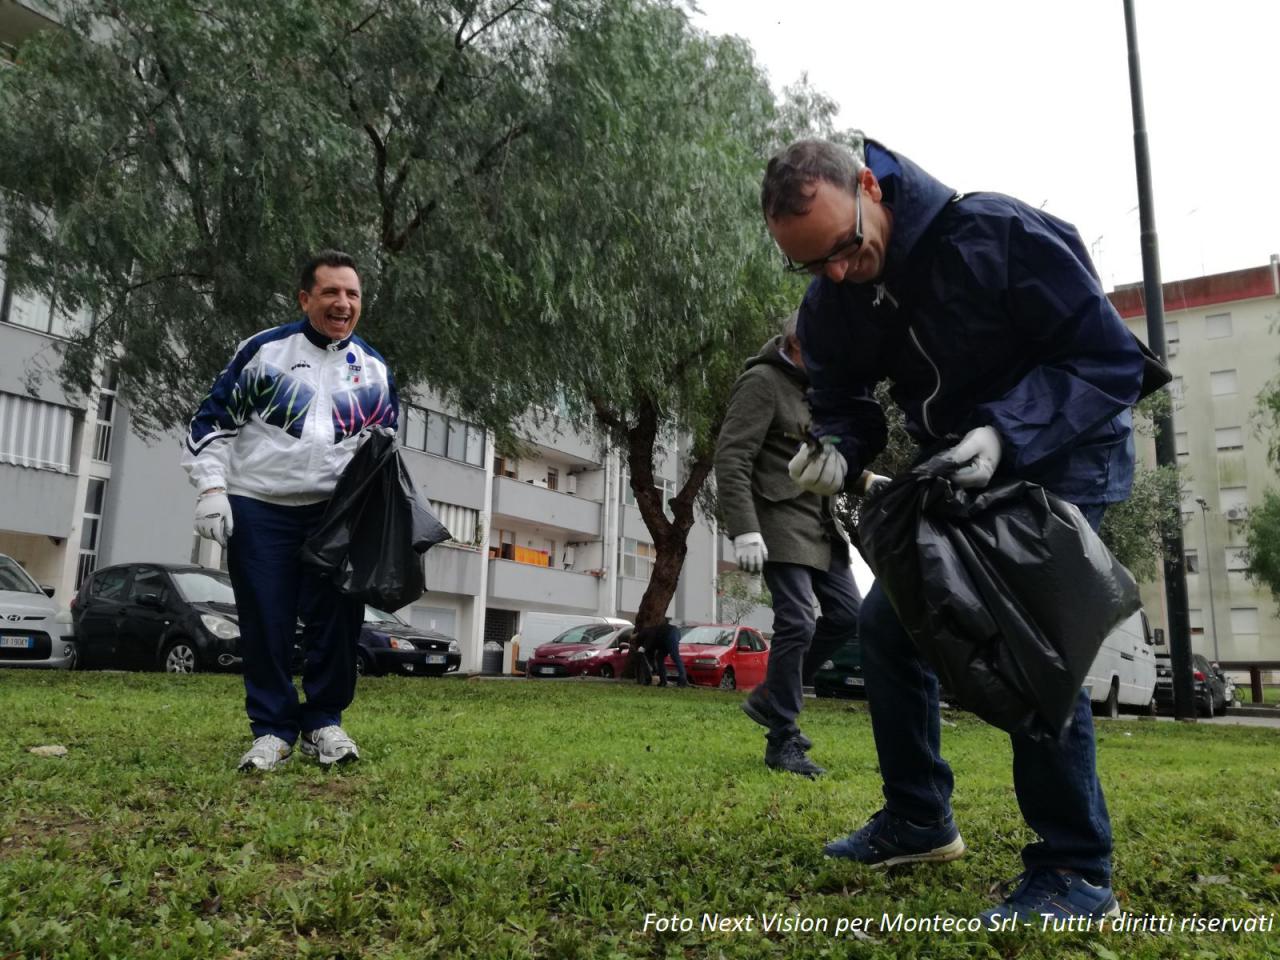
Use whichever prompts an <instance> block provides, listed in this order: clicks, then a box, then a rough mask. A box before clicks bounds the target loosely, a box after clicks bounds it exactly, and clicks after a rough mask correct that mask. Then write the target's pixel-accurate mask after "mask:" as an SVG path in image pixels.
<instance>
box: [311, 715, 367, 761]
mask: <svg viewBox="0 0 1280 960" xmlns="http://www.w3.org/2000/svg"><path fill="white" fill-rule="evenodd" d="M299 743H300V744H301V746H302V753H303V756H307V757H315V758H316V759H317V760H319V761H320V764H321V765H322V766H326V767H327V766H329V765H330V764H334V763H350V762H352V761H353V760H359V759H360V751H359V750H358V749H357V748H356V742H355V741H354V740H352V739H351V738H350V737H349V736H347V732H346V731H345V730H343V729H342V728H341V727H339V726H338V725H337V724H332V725H330V726H327V727H321V728H320V729H319V730H310V731H308V732H306V733H304V734H303V735H302V739H301V740H300V741H299Z"/></svg>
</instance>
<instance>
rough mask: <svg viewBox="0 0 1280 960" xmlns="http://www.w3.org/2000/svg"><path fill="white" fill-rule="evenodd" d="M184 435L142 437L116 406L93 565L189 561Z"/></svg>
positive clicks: (190, 498)
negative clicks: (104, 493) (101, 518)
mask: <svg viewBox="0 0 1280 960" xmlns="http://www.w3.org/2000/svg"><path fill="white" fill-rule="evenodd" d="M184 433H185V431H184V432H183V434H180V433H177V432H175V433H173V434H170V435H168V436H166V437H164V438H161V439H157V440H155V441H150V442H148V441H146V440H142V439H141V438H139V437H138V436H136V435H135V434H134V433H133V432H132V431H131V430H130V429H129V413H128V411H127V410H126V409H125V408H124V407H123V406H120V407H117V409H116V418H115V426H114V429H113V431H112V436H111V479H110V480H109V481H108V482H107V502H106V505H105V507H104V508H103V532H102V537H101V540H100V543H99V549H98V566H100V567H105V566H107V565H109V564H112V563H135V562H138V561H142V560H153V561H156V562H160V563H187V562H188V561H189V560H190V559H191V547H192V544H193V543H194V538H195V525H194V520H193V516H194V514H195V507H196V490H195V488H194V487H192V486H191V484H190V482H189V481H188V480H187V474H186V471H185V470H183V469H182V464H181V459H182V436H183V435H184Z"/></svg>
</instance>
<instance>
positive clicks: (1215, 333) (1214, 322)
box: [1204, 313, 1231, 340]
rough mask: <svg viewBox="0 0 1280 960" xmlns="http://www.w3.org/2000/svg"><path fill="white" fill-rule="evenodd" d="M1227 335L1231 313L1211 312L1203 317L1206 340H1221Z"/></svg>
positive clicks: (1229, 329)
mask: <svg viewBox="0 0 1280 960" xmlns="http://www.w3.org/2000/svg"><path fill="white" fill-rule="evenodd" d="M1229 336H1231V314H1229V313H1211V314H1209V316H1207V317H1205V318H1204V338H1205V339H1206V340H1221V339H1222V338H1223V337H1229Z"/></svg>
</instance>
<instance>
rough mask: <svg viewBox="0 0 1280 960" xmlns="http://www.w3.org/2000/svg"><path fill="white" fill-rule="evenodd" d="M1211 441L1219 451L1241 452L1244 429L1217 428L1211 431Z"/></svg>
mask: <svg viewBox="0 0 1280 960" xmlns="http://www.w3.org/2000/svg"><path fill="white" fill-rule="evenodd" d="M1213 440H1214V443H1216V444H1217V446H1218V449H1219V450H1243V449H1244V429H1243V428H1242V427H1219V428H1218V429H1217V430H1214V431H1213Z"/></svg>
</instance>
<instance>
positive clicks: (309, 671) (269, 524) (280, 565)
mask: <svg viewBox="0 0 1280 960" xmlns="http://www.w3.org/2000/svg"><path fill="white" fill-rule="evenodd" d="M228 500H230V502H231V516H232V519H233V520H234V523H235V526H234V528H233V532H232V534H231V540H230V542H229V543H228V558H227V568H228V571H229V572H230V574H231V585H232V587H233V588H234V589H235V594H236V609H237V611H238V612H239V615H240V655H241V657H242V658H243V660H244V693H245V697H244V702H245V709H246V710H247V711H248V714H249V727H250V729H251V730H252V731H253V735H254V736H255V737H261V736H265V735H266V734H274V735H275V736H277V737H279V738H280V739H282V740H286V741H288V742H289V743H294V742H295V741H296V740H297V739H298V734H299V733H301V732H309V731H311V730H318V729H320V728H321V727H327V726H329V725H330V724H337V723H341V721H342V711H343V710H345V709H346V708H347V707H348V706H350V704H351V701H352V700H353V699H354V698H355V693H356V656H357V654H356V645H357V641H358V640H359V637H360V626H361V624H362V623H363V622H364V604H363V603H362V602H361V601H359V600H353V599H351V598H350V597H347V596H344V595H343V594H341V593H339V592H338V589H337V588H336V587H335V586H334V585H333V583H332V582H331V581H330V580H328V579H327V578H326V577H325V576H323V575H322V574H320V573H319V572H318V571H316V570H315V569H314V568H311V567H304V566H303V565H302V563H301V562H300V561H299V559H298V552H299V550H300V549H301V547H302V544H303V542H304V541H306V539H307V538H308V537H309V536H311V534H312V533H313V532H314V531H315V529H316V527H317V526H319V524H320V521H321V519H322V518H323V517H324V512H325V508H326V507H327V506H328V504H327V503H325V502H322V503H314V504H309V505H307V506H305V507H282V506H278V505H276V504H273V503H264V502H263V501H261V500H253V499H250V498H249V497H236V496H233V497H228ZM299 619H301V620H302V622H303V624H304V627H303V645H304V647H305V651H306V653H305V660H304V665H303V671H302V688H303V690H304V691H305V692H306V695H307V698H306V702H305V703H302V704H299V702H298V691H297V689H296V688H295V687H294V685H293V676H292V673H291V671H290V663H291V661H292V659H293V646H294V639H295V635H296V628H297V621H298V620H299Z"/></svg>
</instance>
